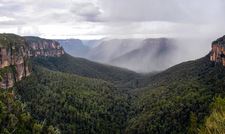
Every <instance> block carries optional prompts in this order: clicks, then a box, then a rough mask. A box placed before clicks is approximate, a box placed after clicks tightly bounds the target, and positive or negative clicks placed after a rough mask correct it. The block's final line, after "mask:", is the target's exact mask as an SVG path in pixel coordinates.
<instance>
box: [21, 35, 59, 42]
mask: <svg viewBox="0 0 225 134" xmlns="http://www.w3.org/2000/svg"><path fill="white" fill-rule="evenodd" d="M24 38H26V39H28V40H29V41H32V42H40V41H45V42H55V41H53V40H49V39H44V38H40V37H36V36H25V37H24Z"/></svg>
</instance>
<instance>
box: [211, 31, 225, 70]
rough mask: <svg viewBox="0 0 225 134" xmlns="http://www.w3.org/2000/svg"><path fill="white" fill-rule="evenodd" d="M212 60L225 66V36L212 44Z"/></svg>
mask: <svg viewBox="0 0 225 134" xmlns="http://www.w3.org/2000/svg"><path fill="white" fill-rule="evenodd" d="M210 60H211V61H214V62H215V63H221V64H222V65H223V66H225V35H224V36H223V37H221V38H219V39H217V40H215V41H213V42H212V50H211V52H210Z"/></svg>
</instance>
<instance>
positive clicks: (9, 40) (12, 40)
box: [0, 34, 29, 52]
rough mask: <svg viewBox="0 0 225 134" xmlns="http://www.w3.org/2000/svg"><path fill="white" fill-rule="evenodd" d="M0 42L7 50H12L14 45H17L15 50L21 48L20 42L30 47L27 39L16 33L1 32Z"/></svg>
mask: <svg viewBox="0 0 225 134" xmlns="http://www.w3.org/2000/svg"><path fill="white" fill-rule="evenodd" d="M0 44H1V45H2V46H3V47H4V48H6V49H7V50H8V49H11V50H12V46H15V48H16V49H15V50H18V49H19V48H20V44H24V45H25V46H26V47H27V48H29V43H28V41H27V39H26V38H23V37H21V36H18V35H15V34H0ZM14 52H18V51H14Z"/></svg>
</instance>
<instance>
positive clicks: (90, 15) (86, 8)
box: [70, 3, 101, 21]
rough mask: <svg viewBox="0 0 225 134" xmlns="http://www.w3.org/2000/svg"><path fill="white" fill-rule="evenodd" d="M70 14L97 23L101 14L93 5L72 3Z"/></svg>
mask: <svg viewBox="0 0 225 134" xmlns="http://www.w3.org/2000/svg"><path fill="white" fill-rule="evenodd" d="M70 12H71V13H73V14H74V15H78V16H81V17H83V18H84V20H87V21H97V17H98V16H99V15H100V14H101V12H100V8H99V7H97V6H95V5H94V4H93V3H73V5H72V6H71V7H70Z"/></svg>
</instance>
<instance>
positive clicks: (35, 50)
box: [26, 37, 65, 57]
mask: <svg viewBox="0 0 225 134" xmlns="http://www.w3.org/2000/svg"><path fill="white" fill-rule="evenodd" d="M26 38H27V39H28V40H29V41H30V55H31V56H34V57H38V56H46V57H59V56H61V55H63V54H64V53H65V52H64V49H63V47H60V44H59V43H58V42H56V41H52V40H47V39H41V38H39V37H26Z"/></svg>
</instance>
